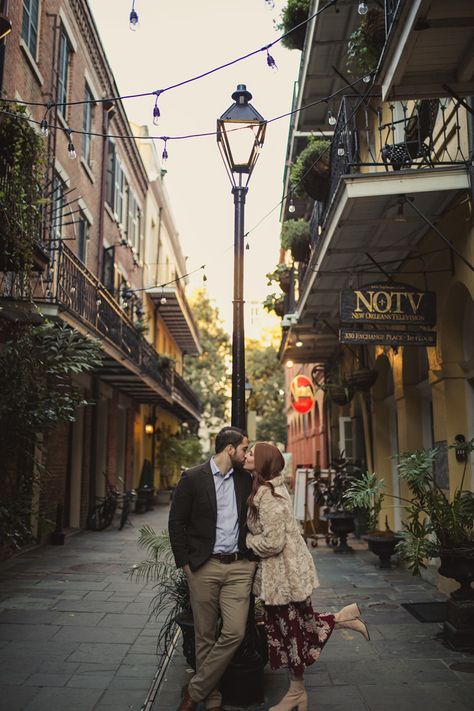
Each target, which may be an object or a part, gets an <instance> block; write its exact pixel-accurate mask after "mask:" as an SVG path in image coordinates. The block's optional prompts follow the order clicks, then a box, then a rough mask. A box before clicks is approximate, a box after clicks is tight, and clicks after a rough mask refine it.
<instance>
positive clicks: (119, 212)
mask: <svg viewBox="0 0 474 711" xmlns="http://www.w3.org/2000/svg"><path fill="white" fill-rule="evenodd" d="M125 183H126V181H125V175H124V173H123V170H122V166H121V165H120V163H119V161H118V160H115V185H114V213H115V217H116V218H117V220H118V221H119V223H120V224H123V223H124V204H125Z"/></svg>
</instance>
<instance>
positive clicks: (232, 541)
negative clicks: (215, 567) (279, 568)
mask: <svg viewBox="0 0 474 711" xmlns="http://www.w3.org/2000/svg"><path fill="white" fill-rule="evenodd" d="M210 464H211V471H212V473H213V475H214V476H213V479H214V486H215V487H216V500H217V523H216V542H215V544H214V549H213V551H212V552H213V553H234V552H235V551H238V550H239V516H238V512H237V501H236V498H235V486H234V477H233V473H234V470H233V469H230V470H229V471H228V472H227V474H226V475H225V476H222V474H221V472H220V471H219V467H218V466H217V464H216V463H215V461H214V457H211V462H210Z"/></svg>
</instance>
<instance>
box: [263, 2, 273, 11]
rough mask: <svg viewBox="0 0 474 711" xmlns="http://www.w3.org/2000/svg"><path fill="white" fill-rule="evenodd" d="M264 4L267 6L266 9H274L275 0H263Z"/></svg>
mask: <svg viewBox="0 0 474 711" xmlns="http://www.w3.org/2000/svg"><path fill="white" fill-rule="evenodd" d="M265 5H266V6H267V10H274V9H275V0H265Z"/></svg>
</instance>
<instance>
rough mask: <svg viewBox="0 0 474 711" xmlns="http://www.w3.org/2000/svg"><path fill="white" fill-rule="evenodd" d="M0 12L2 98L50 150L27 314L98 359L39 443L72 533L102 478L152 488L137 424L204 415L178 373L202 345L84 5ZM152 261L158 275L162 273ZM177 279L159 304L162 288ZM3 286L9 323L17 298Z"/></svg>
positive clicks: (175, 255) (50, 501) (138, 130)
mask: <svg viewBox="0 0 474 711" xmlns="http://www.w3.org/2000/svg"><path fill="white" fill-rule="evenodd" d="M0 13H1V14H2V15H3V16H4V17H7V18H8V20H9V22H10V23H11V26H12V31H11V32H10V33H9V34H8V35H7V36H6V37H5V38H4V39H3V40H2V41H1V42H0V90H1V92H2V95H3V97H5V98H6V99H8V100H16V101H18V102H26V106H27V113H28V116H29V117H30V118H31V119H32V121H34V122H36V124H34V125H35V126H36V129H37V130H38V132H39V131H40V126H39V122H43V135H44V140H45V147H46V149H47V150H46V154H47V164H46V188H45V193H46V194H47V195H48V198H47V201H46V206H45V209H44V219H43V227H42V230H43V234H42V240H43V243H44V245H45V247H46V249H47V251H48V254H49V257H50V260H49V266H47V267H46V268H45V270H44V272H43V274H42V275H41V277H40V278H39V279H38V280H37V281H36V283H35V287H34V290H33V298H34V302H35V308H36V309H39V310H40V311H41V312H42V314H43V316H45V317H48V318H50V319H53V320H55V319H56V320H61V321H63V322H66V323H67V324H69V325H70V326H71V327H72V328H74V329H76V330H78V331H79V332H80V333H82V334H84V335H90V336H94V337H96V338H99V340H100V342H101V346H102V350H103V354H104V360H103V365H102V367H101V368H100V369H98V370H96V371H94V372H93V373H91V374H89V375H87V376H81V377H80V379H78V382H77V384H78V385H79V386H80V388H81V390H82V393H83V395H84V399H85V400H87V401H88V403H89V404H88V405H87V406H85V407H84V408H83V409H81V410H80V411H79V412H78V413H77V417H76V420H75V422H73V423H68V424H61V425H59V426H57V427H56V428H55V430H54V431H52V432H50V433H49V434H48V436H47V438H46V447H45V448H44V453H43V463H44V464H45V465H46V468H47V469H48V471H49V476H48V478H47V481H46V482H45V486H44V489H43V492H42V498H43V510H44V512H45V513H46V514H47V516H48V517H49V518H53V519H54V517H55V515H56V511H57V507H58V506H60V507H62V510H63V523H64V525H65V526H69V527H72V528H80V527H83V526H84V525H85V522H86V518H87V512H88V511H89V510H90V507H91V505H92V503H93V502H94V499H95V497H96V496H98V495H103V493H104V490H105V477H104V475H106V476H107V477H108V478H109V479H110V480H111V481H112V482H115V483H116V484H117V485H118V486H119V488H122V487H132V486H137V485H138V484H139V481H140V474H141V471H142V468H143V462H144V460H145V459H149V460H150V459H153V460H154V461H153V463H152V465H153V468H154V475H155V486H157V487H159V486H160V471H159V467H158V464H157V461H158V460H157V457H156V447H155V444H156V442H154V435H152V436H151V437H150V436H148V437H147V436H146V435H145V424H146V423H147V422H150V421H152V423H153V427H154V429H155V431H157V430H159V427H160V423H161V422H163V423H165V422H166V424H167V432H169V433H175V432H177V431H178V430H179V428H180V425H181V424H182V423H183V422H187V423H189V425H190V426H191V428H194V427H196V425H197V423H198V421H199V417H200V405H199V402H198V400H197V398H196V396H195V395H194V393H193V392H192V390H191V389H190V388H189V386H188V385H187V384H186V383H185V381H184V380H183V378H182V376H181V366H182V358H183V355H184V353H190V354H197V353H198V352H199V341H198V335H197V330H196V327H195V325H194V322H193V319H192V314H191V313H190V310H189V307H188V304H187V301H186V296H185V292H184V284H185V280H184V279H183V275H184V271H185V269H184V267H185V265H184V259H183V257H182V253H181V249H180V245H179V239H178V237H177V230H176V227H175V225H174V223H173V220H172V218H171V212H170V209H169V206H168V203H167V201H168V197H167V195H166V191H165V189H164V187H163V185H162V178H161V172H160V166H159V159H158V157H157V155H156V153H155V152H154V151H153V150H151V151H150V147H149V146H148V145H147V144H146V142H145V141H140V135H142V136H143V135H144V133H146V129H145V128H144V127H133V128H132V126H131V125H130V124H129V122H128V120H127V117H126V113H125V109H124V106H123V104H122V102H121V101H120V99H116V98H115V99H113V100H109V97H117V96H118V95H119V92H118V89H117V86H116V84H115V80H114V76H113V72H112V69H111V67H110V65H109V63H108V61H107V58H106V56H105V53H104V49H103V47H102V44H101V40H100V37H99V34H98V31H97V28H96V26H95V23H94V18H93V16H92V13H91V10H90V8H89V5H88V3H87V2H86V0H48V2H45V1H44V0H3V2H0ZM46 124H47V132H46V131H45V130H44V129H45V128H46ZM79 131H80V132H82V133H79ZM104 134H107V136H106V135H104ZM115 136H120V137H124V136H125V137H126V138H120V139H119V138H114V137H115ZM134 136H137V138H135V137H134ZM158 262H160V263H161V262H163V263H164V264H165V265H166V266H165V269H164V270H162V271H161V272H160V273H158V272H157V271H156V269H155V267H154V265H155V264H157V263H158ZM173 279H178V281H177V282H176V283H175V284H174V285H171V286H170V287H169V288H167V294H166V302H167V305H166V306H165V304H164V303H161V302H162V301H163V299H162V295H161V292H160V290H159V289H157V287H158V286H159V284H160V283H164V282H168V281H172V280H173ZM2 284H3V286H2V290H1V292H0V300H1V302H2V307H3V308H2V311H1V314H2V316H1V318H6V319H8V318H12V316H11V313H10V312H11V309H12V305H13V304H14V302H15V300H16V299H17V298H18V294H16V293H15V291H14V288H13V287H12V285H11V284H9V282H8V280H5V279H4V280H3V281H2ZM163 356H166V357H167V358H164V357H163ZM170 357H171V358H172V359H173V361H174V363H175V367H170V363H169V358H170Z"/></svg>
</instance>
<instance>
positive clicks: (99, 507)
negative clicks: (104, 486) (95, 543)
mask: <svg viewBox="0 0 474 711" xmlns="http://www.w3.org/2000/svg"><path fill="white" fill-rule="evenodd" d="M104 504H105V502H104V501H102V502H101V503H99V504H96V505H95V506H94V508H93V509H92V511H91V512H90V514H89V516H88V517H87V528H89V529H90V530H91V531H103V530H104V528H106V527H107V525H110V524H106V521H105V516H104Z"/></svg>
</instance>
